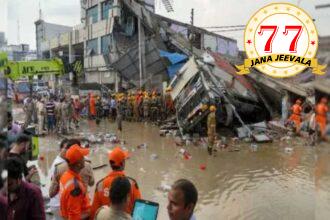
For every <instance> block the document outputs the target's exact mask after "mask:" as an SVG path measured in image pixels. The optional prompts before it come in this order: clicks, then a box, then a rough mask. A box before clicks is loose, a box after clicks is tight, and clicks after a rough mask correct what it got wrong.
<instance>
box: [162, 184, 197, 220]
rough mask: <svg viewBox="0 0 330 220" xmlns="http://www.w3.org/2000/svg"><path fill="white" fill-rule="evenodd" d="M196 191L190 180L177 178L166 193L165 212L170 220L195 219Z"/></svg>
mask: <svg viewBox="0 0 330 220" xmlns="http://www.w3.org/2000/svg"><path fill="white" fill-rule="evenodd" d="M197 200H198V192H197V189H196V187H195V186H194V184H193V183H192V182H190V181H189V180H186V179H180V180H177V181H176V182H175V183H174V184H173V186H172V188H171V191H170V192H169V193H168V205H167V212H168V215H169V217H170V220H196V218H195V216H194V209H195V206H196V204H197Z"/></svg>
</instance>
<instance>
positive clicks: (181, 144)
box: [174, 137, 184, 146]
mask: <svg viewBox="0 0 330 220" xmlns="http://www.w3.org/2000/svg"><path fill="white" fill-rule="evenodd" d="M174 142H175V144H176V146H183V145H184V142H183V140H182V139H181V138H180V137H176V138H175V139H174Z"/></svg>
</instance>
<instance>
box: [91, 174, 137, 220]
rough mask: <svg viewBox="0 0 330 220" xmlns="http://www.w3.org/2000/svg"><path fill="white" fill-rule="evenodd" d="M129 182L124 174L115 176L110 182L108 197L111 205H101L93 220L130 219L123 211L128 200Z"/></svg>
mask: <svg viewBox="0 0 330 220" xmlns="http://www.w3.org/2000/svg"><path fill="white" fill-rule="evenodd" d="M130 192H131V184H130V182H129V179H128V178H127V177H125V176H120V177H117V178H116V179H115V180H114V181H113V182H112V184H111V187H110V193H109V197H110V200H111V206H110V207H109V206H102V207H101V208H99V209H98V211H97V212H96V215H95V220H130V219H132V217H131V216H130V215H129V214H128V213H127V212H126V211H125V209H126V204H127V202H128V201H129V195H130Z"/></svg>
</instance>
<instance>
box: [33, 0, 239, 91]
mask: <svg viewBox="0 0 330 220" xmlns="http://www.w3.org/2000/svg"><path fill="white" fill-rule="evenodd" d="M81 21H82V23H81V24H80V25H78V26H76V27H74V28H73V30H72V31H71V32H66V33H62V34H59V35H58V36H56V37H54V38H52V39H50V40H47V41H44V42H41V43H40V48H41V52H42V53H43V54H47V53H48V54H49V55H50V56H61V57H62V58H64V59H67V61H68V62H69V63H72V62H74V60H76V59H81V60H82V61H83V65H84V73H85V80H86V81H87V82H98V83H112V84H115V83H116V82H117V83H118V82H119V81H120V82H123V81H125V82H127V85H134V86H137V87H139V86H144V87H149V88H155V87H158V88H159V87H160V85H161V84H162V82H163V81H168V80H169V76H168V67H169V63H170V62H169V60H166V59H165V58H164V57H162V56H161V54H160V53H161V51H166V52H168V53H180V54H185V55H187V56H191V55H197V54H199V55H200V54H202V51H203V50H205V49H211V50H213V51H215V52H218V53H220V54H222V55H224V56H226V57H228V58H234V57H236V56H237V54H238V47H237V41H236V40H234V39H230V38H227V37H223V36H220V35H217V34H215V33H211V32H208V31H207V30H204V29H201V28H198V27H195V26H191V25H189V24H185V23H182V22H179V21H175V20H172V19H168V18H165V17H163V16H160V15H156V14H154V0H145V1H136V0H81ZM37 44H38V43H37Z"/></svg>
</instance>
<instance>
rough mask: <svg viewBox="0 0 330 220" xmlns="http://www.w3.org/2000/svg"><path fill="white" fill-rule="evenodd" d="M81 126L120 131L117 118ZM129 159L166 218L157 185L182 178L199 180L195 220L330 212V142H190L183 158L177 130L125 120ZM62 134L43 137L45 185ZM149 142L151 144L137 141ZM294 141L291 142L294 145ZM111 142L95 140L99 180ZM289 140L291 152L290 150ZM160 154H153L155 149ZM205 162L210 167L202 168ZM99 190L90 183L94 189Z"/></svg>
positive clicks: (307, 216) (163, 197)
mask: <svg viewBox="0 0 330 220" xmlns="http://www.w3.org/2000/svg"><path fill="white" fill-rule="evenodd" d="M80 125H81V126H80V129H78V130H77V131H76V133H79V132H90V133H94V134H95V133H98V132H102V133H115V132H116V129H115V126H116V125H115V123H110V122H108V121H102V122H101V124H100V125H99V126H97V125H96V124H95V122H94V121H82V122H81V124H80ZM118 137H119V138H120V139H121V140H125V142H126V143H125V145H124V146H123V147H126V148H127V149H128V150H129V151H130V153H131V158H130V159H129V160H128V162H127V163H126V174H127V175H128V176H130V177H133V178H135V179H136V180H137V182H138V184H139V187H140V189H141V192H142V197H143V198H144V199H147V200H152V201H156V202H158V203H159V204H160V212H159V218H158V219H161V220H163V219H168V217H167V211H166V205H167V193H166V192H164V191H163V190H160V188H162V187H160V186H167V185H171V184H172V183H173V182H174V181H175V180H177V179H179V178H187V179H189V180H191V181H192V182H193V183H195V185H196V187H197V189H198V191H199V199H198V205H197V210H196V217H197V219H299V220H301V219H308V220H310V219H320V220H321V219H322V220H323V219H329V216H330V147H329V144H321V145H319V146H317V147H309V146H304V141H303V140H300V139H298V140H289V141H277V142H275V143H272V144H265V145H260V144H258V149H257V150H256V151H255V152H253V151H251V149H250V144H247V143H246V144H240V145H239V146H238V147H239V149H240V151H233V152H229V151H228V150H223V151H221V150H220V151H218V152H217V154H216V157H210V156H208V154H207V150H206V149H204V148H203V147H201V146H194V145H193V144H191V145H189V146H186V147H185V149H187V150H188V152H189V153H190V154H191V155H192V158H191V159H190V160H185V159H183V158H182V157H181V155H180V154H179V151H180V149H181V148H182V147H178V146H176V144H175V142H174V137H172V136H170V137H160V136H159V128H158V127H157V126H154V125H151V124H150V123H149V124H148V123H127V122H125V123H124V125H123V133H122V134H118ZM60 140H61V138H60V137H58V136H57V135H53V136H47V137H43V138H40V143H39V145H40V159H39V161H38V163H39V167H40V169H41V178H42V184H45V187H44V188H43V192H44V193H47V187H48V186H49V180H50V177H49V173H48V170H49V168H50V166H51V164H52V162H53V160H54V158H55V157H56V155H57V154H58V151H59V141H60ZM143 143H146V144H147V148H146V149H143V148H137V146H138V145H141V144H143ZM292 143H293V144H292ZM113 146H114V145H113V144H110V143H106V144H104V145H93V146H92V150H91V154H90V156H89V157H90V159H91V160H92V163H93V167H98V166H101V165H103V164H105V165H107V166H105V167H103V168H99V169H96V170H94V173H95V179H96V181H99V180H100V179H101V178H103V177H104V176H105V175H107V173H108V172H109V171H110V167H109V166H108V162H107V152H108V151H109V150H111V148H112V147H113ZM286 147H292V148H293V150H292V152H286V151H285V148H286ZM153 154H156V155H157V156H158V158H156V159H155V155H153ZM201 165H202V166H203V165H205V166H206V169H205V170H203V169H201ZM93 190H94V189H92V190H91V196H92V194H93V193H92V192H93Z"/></svg>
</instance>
